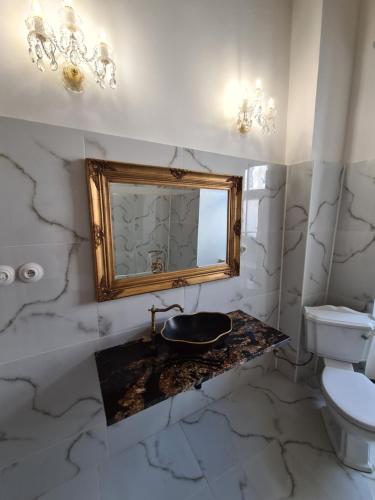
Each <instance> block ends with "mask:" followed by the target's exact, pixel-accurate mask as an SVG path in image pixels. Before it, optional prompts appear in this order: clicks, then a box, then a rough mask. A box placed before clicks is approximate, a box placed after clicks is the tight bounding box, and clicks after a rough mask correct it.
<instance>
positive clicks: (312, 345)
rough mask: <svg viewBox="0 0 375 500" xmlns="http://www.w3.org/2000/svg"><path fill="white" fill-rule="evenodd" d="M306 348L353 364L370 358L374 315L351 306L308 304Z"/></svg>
mask: <svg viewBox="0 0 375 500" xmlns="http://www.w3.org/2000/svg"><path fill="white" fill-rule="evenodd" d="M304 315H305V333H306V349H307V350H308V351H309V352H313V353H315V354H317V355H318V356H321V357H326V358H331V359H338V360H340V361H347V362H349V363H359V362H361V361H366V359H367V356H368V354H369V350H370V346H371V343H372V340H373V338H374V337H373V334H374V333H375V321H374V320H373V319H372V318H371V316H370V315H368V314H366V313H360V312H358V311H354V310H353V309H349V308H347V307H335V306H319V307H305V309H304Z"/></svg>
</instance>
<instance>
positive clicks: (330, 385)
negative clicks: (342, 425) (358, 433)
mask: <svg viewBox="0 0 375 500" xmlns="http://www.w3.org/2000/svg"><path fill="white" fill-rule="evenodd" d="M322 388H323V392H324V393H325V397H326V398H327V400H329V402H330V403H331V404H332V405H333V407H334V408H335V410H336V411H337V412H338V413H339V414H341V415H342V416H343V418H345V419H346V420H349V422H351V423H352V424H354V425H356V426H358V427H360V428H362V429H365V430H367V431H370V432H375V384H373V383H372V382H371V381H370V380H369V379H368V378H367V377H366V376H365V375H362V374H361V373H356V372H353V371H349V370H342V369H340V368H332V367H326V368H325V369H324V370H323V374H322Z"/></svg>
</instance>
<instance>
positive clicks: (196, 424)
mask: <svg viewBox="0 0 375 500" xmlns="http://www.w3.org/2000/svg"><path fill="white" fill-rule="evenodd" d="M322 404H324V401H323V399H322V396H321V393H320V391H319V381H318V380H317V379H312V380H311V381H309V382H308V383H299V384H294V383H292V382H290V381H289V380H288V379H287V378H286V377H284V376H283V375H282V374H280V373H279V372H275V371H274V372H271V373H265V374H264V373H260V376H258V377H257V378H256V379H249V380H248V381H247V383H246V385H244V386H243V387H240V388H239V389H236V390H234V391H232V392H231V393H230V394H229V395H227V396H225V397H224V398H222V399H219V400H215V401H213V402H212V403H210V404H209V405H208V406H207V407H206V408H204V409H203V410H200V411H198V412H196V413H194V414H192V415H190V416H189V417H186V418H185V419H184V420H183V421H181V422H180V423H178V424H174V425H170V426H168V427H167V428H165V429H164V430H162V431H161V432H158V433H157V434H154V435H153V436H151V437H149V438H147V439H145V440H144V441H140V442H138V443H137V444H135V445H134V446H132V447H131V448H128V449H127V450H125V451H123V452H122V453H117V454H114V455H112V456H111V457H110V458H109V460H107V461H106V462H105V463H102V464H101V465H100V466H99V488H100V494H101V497H100V498H101V500H149V499H150V498H152V499H153V500H159V499H160V500H281V499H289V498H290V499H295V500H374V499H375V473H374V474H364V473H360V472H358V471H355V470H353V469H349V468H347V467H345V466H343V465H342V464H341V463H340V462H339V461H338V459H337V457H336V455H335V454H334V452H333V450H332V447H331V445H330V442H329V440H328V436H327V434H326V431H325V428H324V425H323V421H322V418H321V414H320V408H321V406H322ZM80 477H81V474H79V475H77V476H76V477H75V478H74V480H72V481H70V483H66V484H64V485H62V486H60V487H58V488H55V489H54V490H50V491H48V492H47V493H44V496H42V497H41V498H42V500H60V499H61V500H62V499H63V498H64V500H65V498H69V500H70V499H72V500H75V498H76V497H75V496H74V495H75V494H76V492H77V491H80V489H82V497H79V498H80V500H81V498H82V500H86V497H85V494H86V488H88V486H87V484H86V485H85V483H86V481H87V480H86V479H85V478H84V477H82V478H81V479H80ZM87 491H89V490H87ZM53 494H55V496H53ZM63 494H65V495H66V496H65V497H64V496H61V495H63ZM48 495H49V496H48ZM51 495H52V496H51ZM58 495H60V496H58ZM0 498H1V495H0ZM1 500H3V498H1ZM4 500H5V499H4ZM6 500H8V498H7V499H6ZM17 500H18V499H17ZM27 500H29V499H27ZM30 500H31V499H30ZM90 500H91V499H90ZM92 500H97V496H95V493H93V494H92Z"/></svg>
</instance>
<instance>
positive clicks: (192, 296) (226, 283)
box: [184, 276, 245, 313]
mask: <svg viewBox="0 0 375 500" xmlns="http://www.w3.org/2000/svg"><path fill="white" fill-rule="evenodd" d="M244 293H245V292H244V289H243V280H242V276H240V277H235V278H229V279H224V280H219V281H215V282H212V283H202V284H201V285H193V286H188V287H185V288H184V294H185V312H187V313H194V312H197V311H218V312H224V313H227V312H230V311H235V310H236V309H238V308H239V306H240V304H241V300H242V299H243V297H244Z"/></svg>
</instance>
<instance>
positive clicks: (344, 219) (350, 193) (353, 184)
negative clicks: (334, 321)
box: [328, 160, 375, 311]
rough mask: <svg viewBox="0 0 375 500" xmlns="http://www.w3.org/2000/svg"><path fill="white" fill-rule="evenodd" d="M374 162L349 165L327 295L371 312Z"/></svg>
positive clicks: (332, 300) (374, 284)
mask: <svg viewBox="0 0 375 500" xmlns="http://www.w3.org/2000/svg"><path fill="white" fill-rule="evenodd" d="M374 199H375V161H374V160H372V161H366V162H359V163H353V164H349V165H347V167H346V171H345V178H344V186H343V193H342V201H341V207H340V216H339V222H338V230H337V235H336V241H335V248H334V256H333V265H332V272H331V278H330V284H329V291H328V298H329V301H330V303H332V304H334V305H344V306H348V307H352V308H354V309H357V310H360V311H367V310H370V311H372V304H373V300H374V298H375V267H374V261H375V216H374V213H375V207H374Z"/></svg>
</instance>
